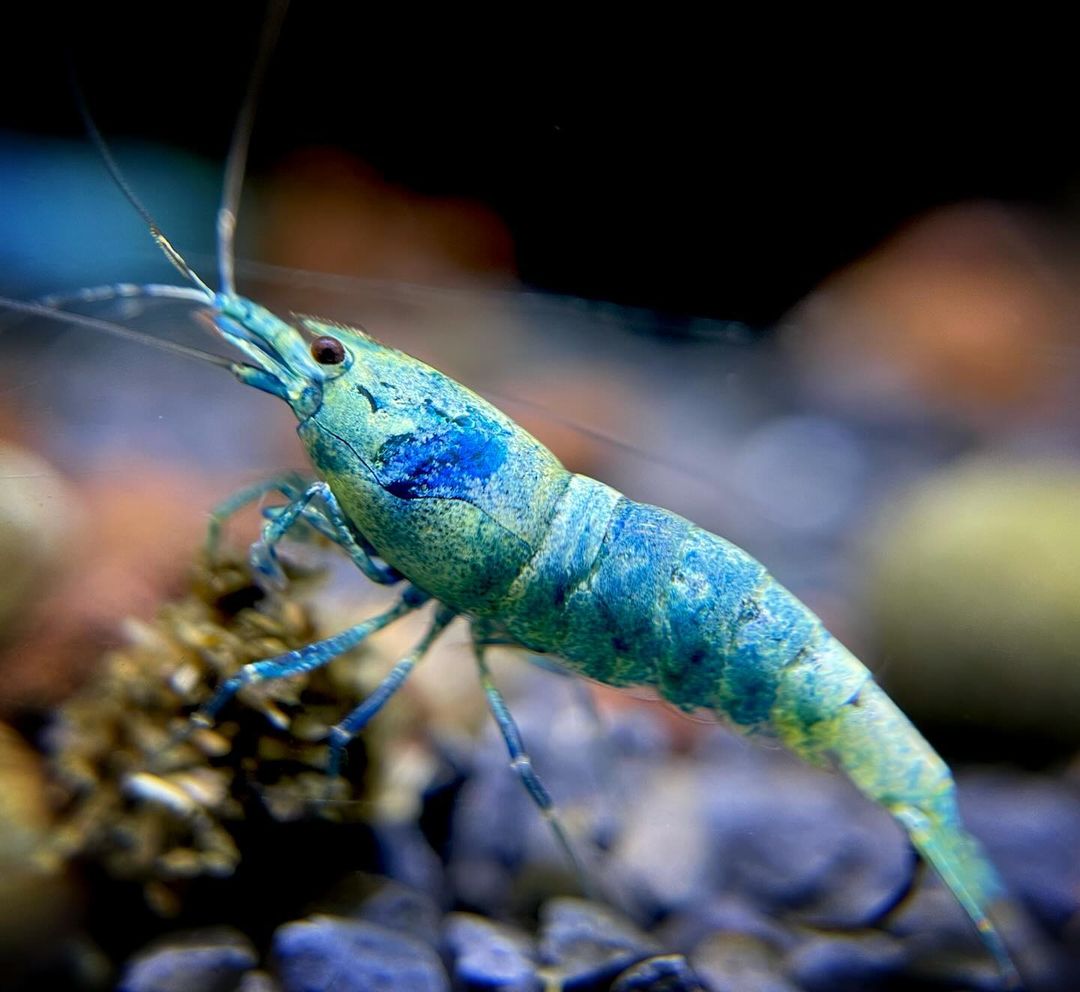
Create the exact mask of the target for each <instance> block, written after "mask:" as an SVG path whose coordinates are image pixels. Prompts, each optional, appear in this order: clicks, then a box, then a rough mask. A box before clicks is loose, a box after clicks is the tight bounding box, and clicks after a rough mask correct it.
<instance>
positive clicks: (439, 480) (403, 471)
mask: <svg viewBox="0 0 1080 992" xmlns="http://www.w3.org/2000/svg"><path fill="white" fill-rule="evenodd" d="M508 437H509V433H508V432H507V430H506V429H505V428H504V427H503V426H502V425H501V424H498V423H496V422H495V421H490V420H488V419H487V418H485V417H481V416H478V415H477V414H476V413H472V414H470V415H468V416H463V417H457V418H455V419H453V420H447V421H445V422H443V423H442V424H440V425H439V426H438V427H437V428H436V429H435V430H434V431H433V432H432V431H425V432H424V433H422V434H397V435H395V436H394V437H391V438H388V439H387V440H386V441H385V442H384V443H383V445H382V447H381V448H379V453H378V455H377V456H376V465H375V470H376V472H377V473H378V475H379V479H380V481H381V483H382V486H383V488H384V489H385V490H386V491H387V492H389V493H392V494H393V495H394V496H397V497H399V498H401V499H425V498H426V499H430V498H442V499H467V498H468V497H469V496H470V494H472V493H473V492H474V491H475V488H476V486H477V484H483V483H484V482H485V481H486V480H487V479H488V478H489V477H490V476H491V475H493V474H494V473H495V472H497V471H498V470H499V468H500V467H501V466H502V464H503V463H504V462H505V461H506V450H507V447H506V446H507V440H508Z"/></svg>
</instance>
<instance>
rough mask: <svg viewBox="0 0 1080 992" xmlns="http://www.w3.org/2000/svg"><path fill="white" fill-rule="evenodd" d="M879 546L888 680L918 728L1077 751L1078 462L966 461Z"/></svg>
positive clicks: (919, 494)
mask: <svg viewBox="0 0 1080 992" xmlns="http://www.w3.org/2000/svg"><path fill="white" fill-rule="evenodd" d="M875 542H876V547H877V553H876V561H875V566H874V570H873V575H872V582H871V588H872V599H873V604H872V605H873V607H874V611H875V614H876V617H877V621H878V628H879V634H880V639H881V640H880V650H879V652H878V656H879V658H880V659H882V660H883V662H884V663H885V667H884V669H883V670H882V671H881V673H880V677H881V678H882V680H883V681H884V682H885V684H886V685H887V687H888V689H889V692H890V693H891V694H893V695H894V696H895V698H896V699H897V700H898V702H900V704H901V705H902V706H903V707H904V708H905V709H906V710H908V711H909V712H910V713H911V715H912V716H913V717H915V718H916V720H919V719H920V718H922V719H927V718H929V719H932V720H934V721H937V722H941V723H966V724H971V725H979V726H983V727H987V728H1002V729H1008V730H1012V731H1016V732H1034V733H1037V734H1039V735H1041V736H1053V737H1057V738H1059V739H1061V740H1063V741H1065V742H1068V743H1076V742H1078V741H1080V720H1078V719H1077V714H1078V713H1080V466H1078V465H1075V464H1069V463H1064V462H1058V461H1045V462H1026V463H1014V462H1009V461H1005V460H992V459H988V458H987V459H979V460H975V461H971V462H968V463H966V464H963V465H961V466H960V467H958V468H955V469H951V470H949V471H947V472H945V473H942V474H941V475H939V476H937V477H936V478H933V479H930V480H928V481H927V482H925V483H923V484H922V485H921V486H920V487H919V488H918V489H916V490H915V491H913V492H911V493H910V494H909V495H908V496H907V498H906V499H904V500H903V501H902V502H901V503H899V504H897V505H896V506H895V507H894V509H893V512H892V513H891V514H890V515H889V517H888V519H887V520H886V521H884V522H883V523H882V524H881V529H880V530H879V531H878V532H877V533H876V534H875Z"/></svg>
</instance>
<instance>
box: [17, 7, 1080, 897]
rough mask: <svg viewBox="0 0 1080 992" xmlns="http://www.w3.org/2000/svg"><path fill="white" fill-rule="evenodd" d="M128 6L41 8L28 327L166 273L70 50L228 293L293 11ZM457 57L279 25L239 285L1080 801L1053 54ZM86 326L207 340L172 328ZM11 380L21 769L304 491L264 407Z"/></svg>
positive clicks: (669, 29)
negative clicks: (456, 383)
mask: <svg viewBox="0 0 1080 992" xmlns="http://www.w3.org/2000/svg"><path fill="white" fill-rule="evenodd" d="M137 11H138V8H131V9H128V8H125V7H123V6H120V5H111V4H105V5H98V6H95V7H94V9H93V13H92V15H91V14H88V13H86V12H77V11H70V12H65V13H64V15H63V18H62V23H53V24H48V25H46V24H43V23H42V20H41V18H35V17H34V16H33V15H32V14H28V13H25V12H24V13H22V14H20V15H16V19H15V21H14V24H13V26H12V28H11V29H10V31H9V34H8V37H9V39H15V38H17V39H19V41H17V42H16V43H15V44H14V48H15V49H16V50H15V51H13V52H12V57H11V58H10V59H7V60H6V61H5V63H4V64H3V66H2V67H0V72H2V73H3V79H0V83H2V84H3V87H2V92H3V94H4V97H3V100H2V102H0V292H2V293H3V294H5V295H9V296H16V297H20V298H32V297H34V296H36V295H40V294H42V293H46V292H59V291H64V290H68V289H74V288H78V287H81V286H87V285H96V284H99V283H107V282H113V281H119V280H122V281H132V282H139V281H150V280H153V281H162V282H169V281H176V280H175V278H174V276H173V273H172V271H171V270H170V269H169V267H168V266H167V264H166V263H165V262H164V260H163V259H161V258H160V256H159V254H158V253H157V252H156V249H155V248H154V246H153V244H152V243H151V241H150V239H149V238H148V237H147V236H146V232H145V230H144V229H143V227H142V225H141V222H140V220H139V219H138V217H137V216H136V215H135V213H134V211H133V210H132V209H131V208H130V207H129V206H128V205H127V204H126V203H125V202H124V201H123V199H122V197H121V196H120V194H119V193H118V192H117V191H116V190H115V188H114V187H113V186H112V184H111V182H110V180H109V179H108V177H107V175H106V173H105V171H104V169H103V167H102V165H101V163H100V161H99V159H98V156H97V154H96V152H95V151H94V150H93V149H92V148H91V147H90V145H89V143H88V141H87V140H86V139H85V137H84V136H83V133H82V129H81V125H80V123H79V121H78V117H77V115H76V113H75V112H74V110H73V105H74V102H73V99H72V97H71V90H70V83H69V80H68V76H67V69H66V67H65V59H64V50H65V47H67V48H69V49H70V50H71V51H72V53H73V58H74V63H75V65H76V68H77V73H78V77H79V80H80V86H81V88H82V91H83V93H84V95H85V96H86V99H87V101H88V103H89V105H90V107H91V109H92V111H93V113H94V115H95V116H96V118H97V121H98V124H99V126H100V127H101V130H102V131H103V132H104V133H105V135H106V136H107V138H108V140H109V141H110V143H111V144H112V146H113V148H114V150H115V153H116V156H117V158H118V160H119V162H120V165H121V167H122V168H123V169H124V171H125V173H126V175H127V177H128V179H129V181H130V182H131V184H132V185H133V187H134V188H135V189H136V190H137V191H138V193H139V195H140V197H141V198H142V199H143V200H144V201H145V202H146V204H147V205H148V206H149V208H150V210H151V212H152V213H153V214H154V215H155V216H156V218H157V220H158V221H159V223H160V225H161V227H162V228H163V229H164V230H165V231H166V232H167V233H168V235H169V237H170V238H171V240H172V241H173V242H174V244H176V245H177V247H178V248H180V250H181V251H183V252H184V253H185V255H186V257H187V258H188V259H189V261H190V262H191V263H192V264H193V265H194V267H195V268H196V269H197V270H198V271H199V272H200V273H202V274H203V276H204V277H205V278H208V279H210V277H211V275H212V274H213V271H214V263H213V257H212V253H213V211H214V209H215V207H216V201H217V197H218V191H219V182H220V169H221V164H222V162H223V159H224V154H225V150H226V148H227V145H228V141H229V137H230V134H231V129H232V124H233V118H234V114H235V112H236V110H237V108H238V106H239V104H240V101H241V98H242V94H243V91H244V87H245V84H246V80H247V77H248V73H249V69H250V65H251V62H252V59H253V57H254V52H255V46H256V39H257V34H258V31H257V27H258V24H259V23H260V21H261V17H262V7H261V4H251V3H240V4H229V5H225V6H224V7H223V8H222V7H220V6H215V7H214V8H213V9H212V11H211V8H210V6H209V5H201V4H194V5H185V7H184V9H183V11H182V12H176V13H175V14H173V15H171V16H172V17H173V18H174V19H173V20H170V21H169V22H168V24H167V25H166V26H161V25H151V24H150V23H148V22H144V21H143V20H142V19H141V17H142V15H139V14H138V13H137ZM429 27H430V30H426V31H425V32H423V34H422V36H418V34H417V32H416V30H415V28H416V25H415V24H412V23H410V22H409V21H408V20H407V19H406V15H405V14H404V13H401V14H394V13H391V12H388V11H386V10H371V9H368V8H364V9H360V8H355V9H353V8H352V7H346V6H345V5H330V4H317V3H316V4H304V5H299V4H298V5H296V9H295V10H293V11H291V12H290V14H289V17H288V18H287V20H286V23H285V27H284V31H283V35H282V38H281V42H280V45H279V47H278V50H277V52H276V53H275V55H274V58H273V62H272V64H271V68H270V72H269V76H268V79H267V82H266V86H265V89H264V91H263V95H262V98H261V100H260V103H259V110H258V117H257V120H256V124H255V131H254V143H253V148H252V162H251V169H250V178H249V180H248V182H247V185H246V187H245V193H244V200H243V205H242V208H241V211H240V233H239V255H240V257H241V259H242V260H243V262H242V264H241V265H240V268H239V272H240V288H241V290H242V291H243V292H245V293H247V295H250V296H251V297H253V298H254V299H257V300H259V301H260V302H263V303H265V304H267V305H269V306H271V307H274V308H276V309H278V310H279V311H280V312H288V311H293V312H299V313H309V314H317V315H320V316H324V317H327V318H331V319H335V320H340V321H343V322H346V323H355V324H361V325H363V326H364V327H365V328H366V329H367V330H368V331H369V332H370V333H372V334H373V335H374V336H375V337H377V338H379V339H381V340H383V341H385V342H386V343H388V344H391V345H393V346H396V347H400V348H402V349H403V350H406V351H408V352H410V353H412V354H415V355H417V356H418V357H420V358H423V359H424V360H426V361H428V362H430V363H431V364H433V365H435V366H437V367H438V368H440V369H442V370H443V371H445V372H447V373H448V374H450V375H453V376H454V377H456V378H458V379H460V380H462V381H464V382H465V383H467V384H468V385H470V386H472V387H473V388H475V389H477V390H478V391H479V392H480V393H482V394H484V395H486V396H487V397H488V398H490V399H492V400H493V401H494V402H496V404H498V405H500V406H502V407H504V408H505V409H506V410H507V412H508V413H510V414H511V415H512V416H514V417H515V418H517V419H518V420H519V421H520V422H522V423H523V424H524V425H525V426H527V427H528V429H530V430H531V431H532V432H533V433H535V434H536V435H537V436H538V437H540V438H541V439H542V440H544V441H545V442H546V443H548V444H549V445H551V446H552V447H553V448H554V450H555V451H556V452H557V453H558V454H559V455H560V457H562V458H563V460H564V461H565V462H566V463H567V464H568V465H569V466H570V467H571V468H574V469H576V470H578V471H582V472H586V473H588V474H591V475H594V476H596V477H597V478H600V479H601V480H603V481H605V482H607V483H609V484H611V485H614V486H616V487H617V488H619V489H621V490H623V491H624V492H626V493H627V494H628V495H630V496H632V497H633V498H636V499H639V500H643V501H647V502H653V503H657V504H660V505H663V506H666V507H668V508H670V509H672V510H674V511H675V512H678V513H681V514H683V515H685V516H687V517H689V518H691V519H692V520H694V521H695V522H696V523H698V524H700V525H702V526H704V527H706V528H708V529H710V530H714V531H716V532H717V533H720V534H723V535H724V536H726V537H728V538H730V539H732V540H734V541H736V542H737V543H739V544H740V545H742V546H744V547H745V548H747V549H748V550H749V551H750V552H751V553H753V554H754V555H755V556H756V557H758V558H760V559H761V560H762V561H764V562H765V563H766V564H767V565H768V566H769V568H770V569H771V571H772V572H773V573H774V574H775V575H776V576H777V577H778V579H779V580H780V581H781V582H783V583H784V584H785V585H788V586H789V587H790V588H792V589H793V590H794V591H795V592H796V593H797V594H798V595H799V596H801V597H802V598H803V599H804V600H806V601H807V602H808V603H809V604H810V605H811V606H812V607H813V608H814V609H815V610H816V611H817V612H818V613H819V614H820V615H821V616H822V617H823V618H824V619H825V621H826V623H827V624H828V625H829V626H830V628H831V629H832V630H833V631H834V632H835V633H837V634H838V635H839V636H840V637H841V638H842V639H843V640H844V641H845V642H846V643H847V644H849V645H850V646H851V647H852V648H853V649H854V650H855V651H856V653H857V654H859V655H860V657H862V658H863V659H864V660H865V661H866V662H867V664H868V665H869V666H870V668H871V669H873V670H874V671H875V673H876V675H877V677H878V678H879V680H881V681H882V682H883V683H884V684H885V685H886V687H887V688H888V690H889V691H890V693H892V694H893V695H894V696H895V697H896V698H897V700H898V701H899V702H900V704H901V706H902V707H903V708H904V709H905V710H906V711H907V712H909V713H910V714H911V715H912V717H913V718H914V719H915V721H916V722H917V723H918V724H919V725H920V727H921V728H923V729H924V730H926V732H927V734H928V736H929V737H930V738H931V740H932V741H933V742H934V743H935V745H936V746H938V747H939V748H940V749H941V750H942V751H943V753H944V754H945V756H946V757H947V758H948V759H950V760H953V761H958V762H960V763H962V764H963V763H967V762H991V763H1005V764H1008V765H1012V766H1025V767H1027V768H1028V769H1033V770H1038V771H1040V772H1042V773H1045V774H1048V775H1052V776H1054V780H1055V782H1056V783H1057V785H1056V786H1055V788H1060V790H1062V795H1066V794H1067V795H1068V796H1069V797H1071V798H1070V801H1075V788H1076V783H1075V779H1076V764H1075V754H1076V749H1077V746H1078V744H1080V721H1078V720H1077V718H1076V717H1077V713H1078V712H1080V651H1078V646H1080V513H1078V509H1080V461H1078V459H1080V401H1078V399H1077V397H1078V395H1080V394H1078V392H1077V387H1078V385H1080V381H1078V380H1080V360H1078V356H1080V350H1078V348H1077V330H1076V328H1077V316H1078V311H1077V303H1078V300H1077V291H1076V287H1077V272H1078V261H1080V259H1078V254H1077V246H1078V242H1077V218H1078V201H1077V189H1078V186H1077V180H1078V178H1080V162H1078V160H1077V156H1076V154H1075V152H1074V150H1073V149H1072V147H1071V146H1072V140H1071V139H1072V135H1071V133H1069V132H1070V129H1069V128H1065V127H1062V126H1061V124H1060V118H1059V114H1058V106H1057V100H1058V99H1059V98H1060V97H1062V96H1067V91H1063V90H1062V89H1061V88H1060V87H1059V85H1058V80H1057V79H1056V78H1055V71H1056V65H1057V63H1056V62H1055V60H1054V59H1053V58H1046V59H1045V60H1044V61H1043V62H1042V63H1041V64H1040V66H1039V67H1038V68H1037V69H1033V70H1029V69H1026V68H1025V70H1024V71H1023V72H1021V71H1019V69H1018V68H1017V67H1016V66H1011V69H1010V65H1011V63H1010V61H1009V59H1010V58H1011V57H1012V56H1014V55H1016V53H1017V51H1018V50H1019V49H1020V48H1022V47H1023V45H1022V39H1021V38H1020V37H1019V36H1018V37H1015V38H1013V39H1012V40H1011V43H1012V47H1011V48H1010V49H1007V50H1005V51H1003V49H1002V48H1001V46H1000V45H997V44H995V43H993V41H992V39H990V38H980V37H976V33H975V29H970V28H969V33H967V34H965V33H964V32H962V31H961V32H957V33H956V34H952V33H951V32H950V31H949V29H947V28H945V27H944V26H935V31H934V32H928V31H925V30H924V31H923V33H922V35H921V36H920V39H921V40H920V45H919V46H918V47H917V48H914V49H911V50H908V51H906V52H905V53H904V55H903V56H902V57H901V56H898V55H896V54H890V53H889V52H887V51H885V49H884V47H881V48H879V47H876V46H877V43H876V42H874V41H873V40H872V39H871V40H866V39H864V41H866V44H865V46H864V47H863V49H862V50H861V51H860V52H858V53H852V52H850V51H848V52H845V56H844V58H842V59H841V58H836V59H834V58H832V57H831V56H830V55H828V54H826V53H824V52H822V51H815V52H814V53H813V54H811V53H809V52H806V51H799V50H798V46H797V45H796V46H795V48H796V50H795V51H793V52H789V51H787V50H786V48H787V46H786V45H782V44H780V43H765V42H761V43H757V42H756V41H754V40H753V39H752V38H751V37H750V36H749V35H746V34H744V33H743V32H742V30H741V29H736V28H735V27H734V26H732V30H731V32H730V34H729V35H727V36H725V37H722V38H716V37H715V36H714V35H712V34H711V33H709V34H706V33H705V32H704V31H703V30H701V27H700V26H699V25H694V24H691V23H675V21H674V17H673V16H670V17H661V19H660V22H659V23H656V24H653V23H650V24H642V25H618V26H614V25H604V26H594V25H586V24H584V23H578V22H568V21H558V22H556V21H555V19H554V16H553V15H551V14H545V15H543V16H540V15H537V16H536V18H535V20H532V21H530V22H529V23H528V24H527V26H526V27H519V26H511V25H509V24H498V23H484V24H477V25H475V26H473V25H466V24H463V23H460V22H458V23H453V24H447V25H445V27H444V26H442V25H434V24H433V25H430V26H429ZM913 27H914V28H916V29H918V28H919V26H917V25H916V26H913ZM922 27H923V28H925V26H922ZM496 29H499V30H501V32H502V34H503V37H502V40H501V41H500V43H498V44H496V43H495V42H494V41H489V40H487V32H488V31H493V30H496ZM694 36H697V37H696V38H695V37H694ZM744 42H745V43H744ZM781 65H782V66H783V67H784V71H783V72H782V73H780V72H779V71H778V67H779V66H781ZM1012 70H1015V71H1012ZM84 309H86V310H87V312H93V313H94V314H95V315H97V316H103V317H108V318H110V319H114V320H120V321H124V322H131V323H132V324H133V325H134V326H139V327H142V328H146V329H149V330H152V331H153V333H155V334H160V335H162V336H168V337H171V338H174V339H177V340H186V341H189V342H192V343H195V344H198V345H200V346H207V344H208V339H207V337H206V334H205V332H204V331H202V330H201V329H200V328H199V327H198V326H197V325H196V323H195V322H194V321H193V320H192V319H191V317H190V315H189V314H187V313H186V311H185V307H183V306H176V305H171V304H154V305H140V306H132V305H130V304H124V305H119V304H107V305H100V306H97V307H91V308H84ZM209 346H210V347H214V345H213V343H212V342H211V343H209ZM219 350H220V349H219ZM0 375H2V380H0V567H2V568H3V569H4V576H5V577H4V579H3V580H2V582H0V630H2V631H3V634H2V642H0V652H2V654H0V672H2V679H3V682H2V689H0V716H3V717H5V718H6V719H8V720H10V721H12V722H14V723H15V725H16V726H17V727H20V728H24V730H25V732H26V733H27V734H28V735H29V736H32V735H33V730H34V728H35V727H37V726H38V725H39V724H40V723H41V722H43V721H45V719H46V714H47V712H48V710H49V708H50V707H52V706H53V705H55V704H57V703H59V702H60V701H61V700H62V699H64V698H65V697H66V695H67V694H68V693H70V692H71V690H72V689H73V688H74V687H76V686H77V685H79V684H81V683H82V682H84V681H85V680H86V679H87V678H88V677H89V676H90V674H91V673H92V671H93V670H94V667H95V665H96V663H97V659H98V657H99V655H100V652H101V650H103V649H104V648H105V647H106V646H108V645H110V644H114V643H117V642H118V641H119V640H120V633H119V631H120V622H121V620H122V619H123V618H125V617H128V616H141V617H149V616H152V615H153V613H154V610H155V608H156V607H157V605H158V604H159V603H160V602H161V601H162V600H163V599H164V598H165V597H166V596H168V595H169V594H171V593H172V592H174V591H175V590H176V589H178V588H179V587H180V586H181V584H182V582H183V576H184V572H185V569H186V567H187V564H188V562H189V561H190V558H191V554H192V549H193V548H194V546H195V544H196V542H197V541H198V540H199V538H200V535H201V533H202V531H203V528H204V527H205V522H206V515H207V511H208V508H209V507H210V506H211V505H212V504H213V503H214V502H215V501H217V500H218V499H220V498H221V497H223V496H224V495H226V494H227V493H229V492H230V491H232V490H233V489H235V488H237V487H238V486H240V485H243V484H246V483H248V482H251V481H254V480H256V479H258V478H260V477H263V476H265V475H268V474H271V473H272V472H274V471H276V470H278V469H280V468H283V467H296V468H303V467H304V460H303V453H302V451H301V450H300V448H299V445H298V442H297V441H296V440H295V438H294V437H293V434H292V417H291V414H290V413H289V412H288V410H287V409H286V408H285V407H284V406H283V405H282V404H280V403H278V402H277V401H275V400H273V399H272V398H270V397H267V396H265V395H262V394H256V393H255V392H254V391H251V390H244V389H241V388H240V387H239V386H238V385H236V384H235V383H233V382H232V381H231V380H230V379H229V377H228V376H227V375H224V374H222V373H221V371H220V370H218V369H214V368H210V367H201V366H199V365H196V364H194V363H188V362H184V361H183V360H182V359H179V358H173V357H172V356H168V355H163V354H160V353H158V352H156V351H150V350H144V349H140V348H138V347H137V346H136V345H129V344H126V343H122V342H117V341H114V340H112V339H109V338H105V337H101V336H95V335H93V334H92V333H91V332H89V331H85V330H83V329H80V328H73V329H71V328H65V327H63V326H60V325H55V326H54V325H50V324H48V323H46V322H41V321H34V320H26V319H20V318H16V317H3V318H2V323H0ZM604 705H606V706H617V705H621V704H620V703H619V702H617V701H615V700H614V699H612V698H607V697H605V700H604ZM686 726H687V725H686V723H685V721H683V727H684V730H682V731H680V732H684V733H691V732H692V731H690V730H686V729H685V727H686ZM1076 894H1077V896H1078V899H1080V889H1077V893H1076ZM1074 908H1075V907H1074ZM1072 912H1073V910H1070V914H1071V913H1072ZM1070 918H1071V916H1070Z"/></svg>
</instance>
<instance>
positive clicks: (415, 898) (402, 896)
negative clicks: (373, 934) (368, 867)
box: [359, 880, 442, 947]
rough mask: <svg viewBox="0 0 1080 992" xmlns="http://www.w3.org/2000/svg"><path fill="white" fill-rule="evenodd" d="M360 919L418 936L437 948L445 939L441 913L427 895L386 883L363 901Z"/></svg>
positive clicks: (403, 886) (389, 882)
mask: <svg viewBox="0 0 1080 992" xmlns="http://www.w3.org/2000/svg"><path fill="white" fill-rule="evenodd" d="M359 916H360V919H362V920H364V921H365V922H367V923H374V924H376V925H377V926H380V927H385V928H386V929H387V930H395V931H397V932H398V933H403V934H408V935H409V936H412V937H418V938H419V939H420V940H422V941H424V942H425V943H426V944H428V945H430V946H431V947H436V946H438V944H439V941H440V939H441V936H442V911H441V910H440V909H439V907H438V906H437V905H436V904H435V900H434V899H432V898H431V896H429V895H428V894H427V893H426V892H421V891H419V890H417V889H413V888H409V887H408V886H406V885H401V884H400V883H398V882H393V881H389V880H387V881H386V882H385V884H383V885H382V886H381V887H380V888H379V890H378V891H377V892H376V893H375V894H374V895H372V896H370V897H368V898H367V899H365V900H364V902H363V904H362V905H361V907H360V913H359Z"/></svg>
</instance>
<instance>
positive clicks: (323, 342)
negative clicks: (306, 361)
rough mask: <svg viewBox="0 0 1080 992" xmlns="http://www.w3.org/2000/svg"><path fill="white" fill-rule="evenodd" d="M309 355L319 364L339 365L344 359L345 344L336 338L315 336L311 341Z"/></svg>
mask: <svg viewBox="0 0 1080 992" xmlns="http://www.w3.org/2000/svg"><path fill="white" fill-rule="evenodd" d="M311 357H312V358H314V359H315V361H317V362H318V363H319V364H320V365H340V364H341V363H342V362H343V361H345V345H343V344H342V343H341V342H340V341H339V340H338V339H337V338H316V339H315V340H314V341H312V342H311Z"/></svg>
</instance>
